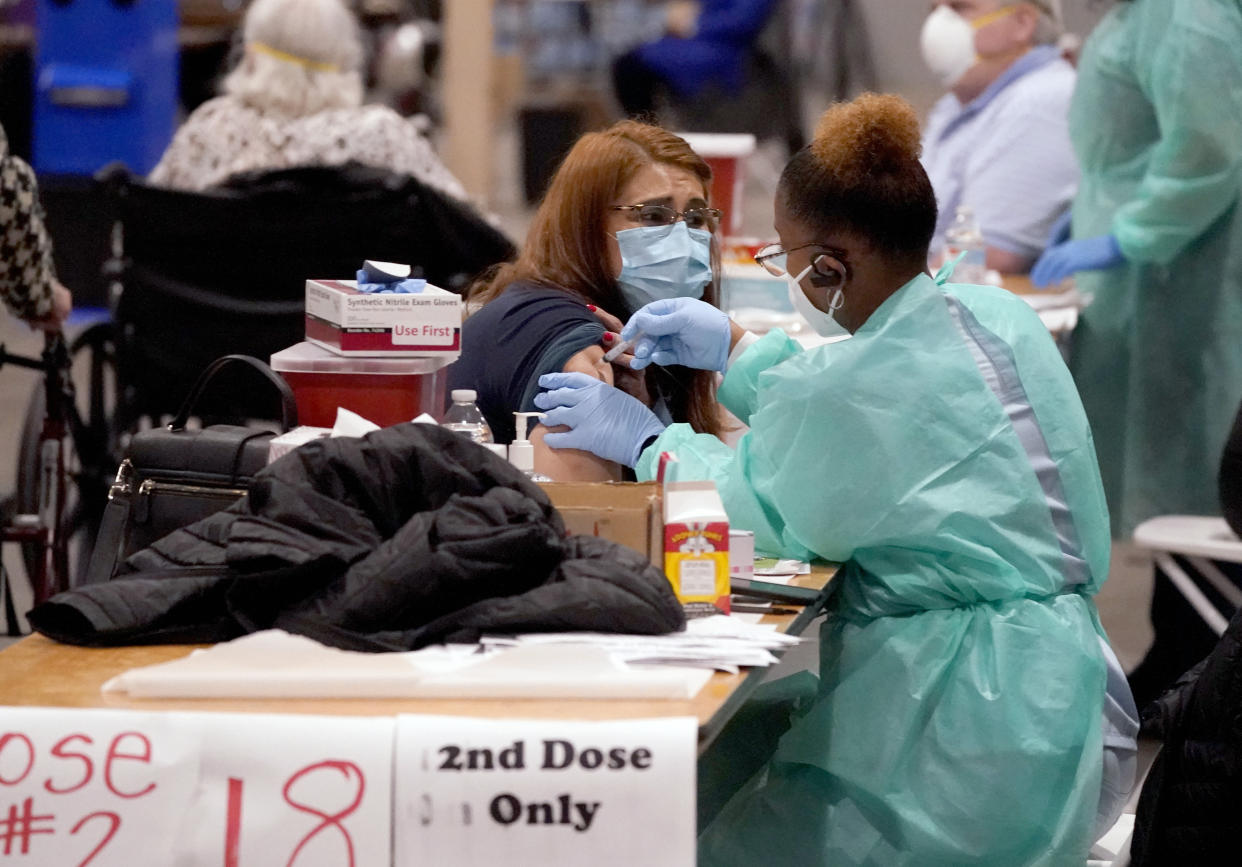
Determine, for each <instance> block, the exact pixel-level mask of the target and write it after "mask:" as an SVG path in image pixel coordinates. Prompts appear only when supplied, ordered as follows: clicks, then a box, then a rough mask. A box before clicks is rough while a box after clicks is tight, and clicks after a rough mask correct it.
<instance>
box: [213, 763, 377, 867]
mask: <svg viewBox="0 0 1242 867" xmlns="http://www.w3.org/2000/svg"><path fill="white" fill-rule="evenodd" d="M324 774H329V775H331V776H333V777H338V776H339V777H340V778H341V779H342V780H344V781H345V782H346V783H348V784H351V785H352V787H353V800H352V801H351V802H350V803H349V805H348V806H346V807H345V808H344V809H342V810H339V811H337V812H335V813H329V812H326V811H325V810H321V809H319V808H318V807H316V806H314V805H312V804H308V803H304V802H302V801H300V800H298V799H296V797H295V795H294V793H293V792H292V791H291V790H292V789H293V787H294V785H295V784H296V783H297V782H298V781H299V780H303V779H306V778H309V777H311V776H312V775H315V776H319V777H322V776H323V775H324ZM242 787H243V782H242V780H240V779H238V778H237V777H230V778H229V791H228V806H227V810H226V812H227V819H226V823H225V832H224V867H240V863H241V862H240V852H241V822H242ZM365 791H366V778H365V777H364V776H363V773H362V770H361V769H360V768H359V767H358V766H357V765H355V764H354V763H353V762H346V761H341V760H329V761H325V762H317V763H315V764H313V765H307V766H306V767H305V768H302V769H301V770H300V771H298V772H297V773H295V774H293V776H291V777H289V779H288V780H286V781H285V787H284V789H283V791H282V793H281V794H282V795H283V796H284V799H285V803H286V804H288V805H289V806H290V807H293V809H295V810H299V811H301V812H303V813H309V814H310V815H312V816H317V817H318V818H320V819H322V820H323V821H321V822H320V823H319V824H318V825H316V826H315V827H314V828H312V829H311V830H310V831H309V832H307V834H306V836H305V837H303V838H302V839H301V840H300V841H299V842H298V845H297V846H296V847H295V848H294V850H293V853H292V854H291V855H290V856H289V860H288V861H287V862H285V867H294V862H296V861H297V858H298V855H299V854H300V853H301V852H302V849H303V848H304V847H305V846H306V844H307V843H309V842H310V841H311V840H312V839H313V838H314V837H315V836H316V835H318V834H319V833H320V832H322V831H324V830H326V829H327V828H329V827H333V828H336V829H337V830H338V831H339V832H340V833H341V837H342V839H343V840H344V841H345V852H346V855H347V858H348V860H347V861H346V864H347V865H348V867H355V865H354V841H353V839H352V838H351V837H350V836H349V831H348V830H346V828H345V826H344V825H342V824H341V822H342V821H343V820H344V819H345V818H346V817H347V816H349V815H350V814H351V813H353V812H354V811H355V810H357V809H358V805H359V804H361V803H362V795H363V793H364V792H365Z"/></svg>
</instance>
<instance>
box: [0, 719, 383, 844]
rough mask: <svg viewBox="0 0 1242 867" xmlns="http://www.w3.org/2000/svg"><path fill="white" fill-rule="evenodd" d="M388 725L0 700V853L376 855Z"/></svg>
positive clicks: (380, 832) (380, 835) (380, 838)
mask: <svg viewBox="0 0 1242 867" xmlns="http://www.w3.org/2000/svg"><path fill="white" fill-rule="evenodd" d="M394 726H395V720H394V719H393V718H391V717H385V718H369V717H317V716H299V715H279V716H277V715H258V714H225V713H176V712H173V713H138V712H132V711H110V710H77V709H64V708H60V709H50V708H0V864H3V865H5V867H8V865H9V864H13V865H30V867H33V865H39V867H44V865H57V867H61V865H64V867H73V865H79V867H87V865H89V867H169V865H176V867H190V865H194V867H200V865H212V867H214V865H220V867H273V865H277V867H280V865H283V867H313V865H323V867H354V865H358V867H361V865H385V864H388V863H389V861H390V852H391V841H392V830H391V829H392V824H391V819H392V760H393V732H394Z"/></svg>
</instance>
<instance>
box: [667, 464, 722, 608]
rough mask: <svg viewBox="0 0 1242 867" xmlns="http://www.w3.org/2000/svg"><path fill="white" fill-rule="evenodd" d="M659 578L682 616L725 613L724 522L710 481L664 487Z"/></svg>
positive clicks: (669, 484)
mask: <svg viewBox="0 0 1242 867" xmlns="http://www.w3.org/2000/svg"><path fill="white" fill-rule="evenodd" d="M664 574H665V576H667V577H668V580H669V582H670V583H671V584H672V585H673V591H674V592H675V593H676V594H677V598H678V599H679V600H681V604H682V607H683V608H684V609H685V612H686V616H687V617H705V616H708V615H711V614H728V613H729V518H728V516H727V515H726V514H725V510H724V504H723V503H722V502H721V501H720V493H719V492H718V491H717V490H716V485H715V483H714V482H702V481H695V482H690V481H687V482H677V481H667V480H666V481H665V482H664Z"/></svg>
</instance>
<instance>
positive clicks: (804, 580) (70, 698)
mask: <svg viewBox="0 0 1242 867" xmlns="http://www.w3.org/2000/svg"><path fill="white" fill-rule="evenodd" d="M835 571H836V570H835V567H831V566H819V565H816V566H814V567H813V568H812V571H811V573H810V574H809V575H800V576H797V577H796V578H794V579H793V581H791V582H790V583H792V584H796V585H797V586H800V587H809V588H812V589H815V590H819V591H820V597H819V600H818V601H817V602H816V603H815V604H813V605H808V606H806V607H804V608H802V609H801V610H800V612H799V613H798V614H784V615H771V614H769V615H765V617H764V618H763V621H762V622H764V623H775V624H776V625H777V627H778V628H779V629H780V630H781V631H783V632H785V633H788V634H791V635H799V634H801V633H802V632H803V631H804V630H805V629H806V627H807V626H808V625H809V624H810V622H811V621H812V620H813V619H814V618H815V617H816V616H817V615H818V613H819V610H820V609H821V608H822V607H823V602H824V601H825V600H826V599H827V597H828V594H829V593H830V592H831V590H832V585H831V583H830V579H831V578H832V575H833V574H834V572H835ZM782 607H784V606H782ZM201 646H203V645H184V644H164V645H150V646H145V647H105V648H92V647H77V646H74V645H69V644H60V643H58V642H56V641H52V640H51V639H49V638H45V637H44V636H42V635H31V636H28V637H27V638H24V639H22V640H21V641H19V642H18V643H16V644H14V645H13V646H11V647H9V648H7V649H5V650H4V651H0V705H15V706H38V707H66V708H115V709H126V710H142V711H161V710H190V711H230V712H243V713H302V714H334V715H346V716H349V715H352V716H384V715H389V714H394V715H395V714H402V713H419V714H443V715H454V716H475V717H490V718H499V717H514V718H550V719H583V720H605V719H636V718H642V717H658V716H693V717H696V718H697V719H698V720H699V749H700V751H702V750H703V749H706V747H707V746H708V745H709V744H710V743H711V742H712V740H714V739H715V737H716V735H718V734H719V733H720V730H721V729H722V728H723V727H724V724H725V723H726V722H728V720H729V718H730V717H732V715H733V714H734V713H735V712H736V711H737V709H738V708H739V707H741V705H742V703H743V702H744V701H745V700H746V698H747V697H748V696H749V695H750V694H751V693H752V692H753V691H754V690H755V689H756V688H757V687H758V685H759V683H760V681H762V680H763V677H764V675H765V674H766V673H767V669H764V668H756V669H750V670H747V671H743V672H739V673H738V674H724V673H722V672H716V673H715V674H713V675H712V677H711V680H709V681H708V682H707V685H706V686H705V687H704V688H703V689H702V690H700V691H699V694H698V695H696V696H695V697H694V698H692V699H688V700H678V701H656V700H644V701H639V700H619V699H618V700H613V699H582V700H562V699H557V700H551V699H529V700H516V701H515V700H511V699H416V698H412V699H399V698H392V699H266V700H253V699H185V698H178V699H151V698H130V697H129V696H128V695H125V694H117V693H106V694H105V693H103V692H101V690H100V688H101V687H102V686H103V684H104V683H105V682H106V681H107V680H108V679H110V678H112V677H115V676H116V675H118V674H121V673H122V672H124V671H127V670H129V669H131V668H137V667H139V666H145V665H154V664H156V663H160V662H167V661H169V660H172V659H177V658H179V657H182V656H185V655H186V654H188V653H189V652H190V651H191V650H194V649H195V648H196V647H201Z"/></svg>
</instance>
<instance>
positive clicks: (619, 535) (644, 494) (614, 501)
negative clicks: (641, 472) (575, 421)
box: [539, 482, 664, 571]
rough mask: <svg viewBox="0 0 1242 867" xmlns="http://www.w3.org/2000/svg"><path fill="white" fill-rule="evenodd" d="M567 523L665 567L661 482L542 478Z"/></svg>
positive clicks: (657, 566) (657, 565)
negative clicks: (582, 480) (569, 480)
mask: <svg viewBox="0 0 1242 867" xmlns="http://www.w3.org/2000/svg"><path fill="white" fill-rule="evenodd" d="M539 487H541V488H543V490H544V491H545V492H546V493H547V495H548V499H550V500H551V501H552V505H554V506H556V509H557V511H558V512H560V513H561V517H562V518H564V520H565V526H566V527H567V528H568V529H569V532H570V533H573V534H575V535H578V534H582V535H586V536H599V537H601V538H603V539H608V540H610V541H613V542H616V543H618V544H620V545H625V546H626V547H627V548H633V549H634V550H635V551H638V552H639V553H641V554H643V555H645V556H646V557H647V558H648V559H649V560H650V561H651V564H652V565H653V566H655V567H656V568H657V569H659V570H661V571H663V570H664V527H663V520H662V517H661V511H660V486H659V485H658V484H656V483H655V482H540V483H539Z"/></svg>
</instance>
